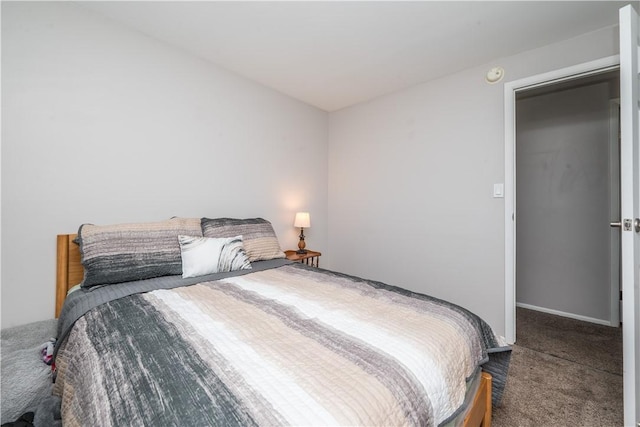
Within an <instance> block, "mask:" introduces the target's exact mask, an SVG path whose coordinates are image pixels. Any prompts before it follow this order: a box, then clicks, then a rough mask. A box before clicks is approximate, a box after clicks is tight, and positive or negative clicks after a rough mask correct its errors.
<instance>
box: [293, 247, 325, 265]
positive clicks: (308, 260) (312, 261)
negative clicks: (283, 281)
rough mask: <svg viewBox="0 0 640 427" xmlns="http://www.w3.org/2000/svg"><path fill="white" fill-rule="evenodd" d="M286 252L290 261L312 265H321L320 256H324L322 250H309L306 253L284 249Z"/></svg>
mask: <svg viewBox="0 0 640 427" xmlns="http://www.w3.org/2000/svg"><path fill="white" fill-rule="evenodd" d="M284 253H285V255H286V256H287V259H288V260H290V261H297V262H301V263H303V264H307V265H310V266H311V267H320V257H321V256H322V254H321V253H320V252H316V251H310V250H307V253H306V254H297V253H296V251H294V250H291V251H284Z"/></svg>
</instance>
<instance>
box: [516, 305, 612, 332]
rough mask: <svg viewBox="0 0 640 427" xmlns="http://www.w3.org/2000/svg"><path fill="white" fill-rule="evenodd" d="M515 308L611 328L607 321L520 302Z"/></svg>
mask: <svg viewBox="0 0 640 427" xmlns="http://www.w3.org/2000/svg"><path fill="white" fill-rule="evenodd" d="M516 307H521V308H526V309H528V310H535V311H541V312H543V313H548V314H555V315H556V316H562V317H568V318H570V319H575V320H582V321H583V322H590V323H596V324H598V325H604V326H612V325H611V322H609V321H608V320H602V319H595V318H593V317H588V316H581V315H579V314H573V313H565V312H564V311H559V310H552V309H550V308H544V307H538V306H535V305H529V304H524V303H521V302H517V303H516ZM616 326H617V325H616Z"/></svg>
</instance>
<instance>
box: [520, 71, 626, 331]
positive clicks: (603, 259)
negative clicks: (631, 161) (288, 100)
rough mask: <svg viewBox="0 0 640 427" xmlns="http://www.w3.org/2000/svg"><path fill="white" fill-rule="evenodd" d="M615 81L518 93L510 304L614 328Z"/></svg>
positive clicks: (568, 82) (602, 76)
mask: <svg viewBox="0 0 640 427" xmlns="http://www.w3.org/2000/svg"><path fill="white" fill-rule="evenodd" d="M619 87H620V78H619V71H618V70H611V71H606V72H601V73H595V74H589V75H586V76H574V78H571V79H565V80H562V81H560V82H549V83H548V84H544V85H541V86H537V87H535V88H530V89H523V90H521V91H518V92H517V93H516V97H515V121H516V133H515V174H516V179H515V181H516V184H515V186H516V191H515V193H516V201H515V202H516V203H515V205H516V218H518V221H517V223H516V236H517V240H516V251H515V252H516V278H515V279H516V306H518V307H523V308H528V309H533V310H537V311H542V312H546V313H551V314H556V315H560V316H564V317H570V318H574V319H578V320H584V321H588V322H592V323H598V324H604V325H611V326H619V295H620V274H619V272H620V251H619V247H620V246H619V245H620V241H619V238H620V233H619V230H617V229H613V230H612V229H611V228H610V227H609V224H610V223H613V224H615V223H617V222H619V218H620V211H619V209H620V197H619V194H620V175H619V161H620V155H619V138H618V134H617V132H615V135H614V131H615V130H617V129H619V110H616V108H617V106H618V104H616V103H615V102H616V100H617V99H619ZM616 113H617V114H616Z"/></svg>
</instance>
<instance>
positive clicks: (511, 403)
mask: <svg viewBox="0 0 640 427" xmlns="http://www.w3.org/2000/svg"><path fill="white" fill-rule="evenodd" d="M516 333H517V342H516V345H514V347H513V354H512V357H511V366H510V369H509V376H508V378H507V385H506V388H505V394H504V398H503V401H502V406H501V407H500V408H495V409H494V414H493V425H494V426H495V427H503V426H504V427H506V426H509V427H514V426H553V427H559V426H585V427H587V426H598V427H603V426H604V427H608V426H621V425H623V395H622V331H621V329H620V328H611V327H608V326H600V325H595V324H591V323H587V322H581V321H577V320H573V319H567V318H564V317H559V316H554V315H550V314H546V313H540V312H537V311H532V310H526V309H522V308H518V309H517V324H516Z"/></svg>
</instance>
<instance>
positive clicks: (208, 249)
mask: <svg viewBox="0 0 640 427" xmlns="http://www.w3.org/2000/svg"><path fill="white" fill-rule="evenodd" d="M178 242H180V252H181V254H182V277H184V278H187V277H198V276H204V275H205V274H212V273H223V272H226V271H236V270H249V269H251V263H250V262H249V259H248V258H247V254H246V253H245V251H244V248H243V246H242V236H236V237H228V238H220V239H214V238H211V237H193V236H178Z"/></svg>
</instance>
